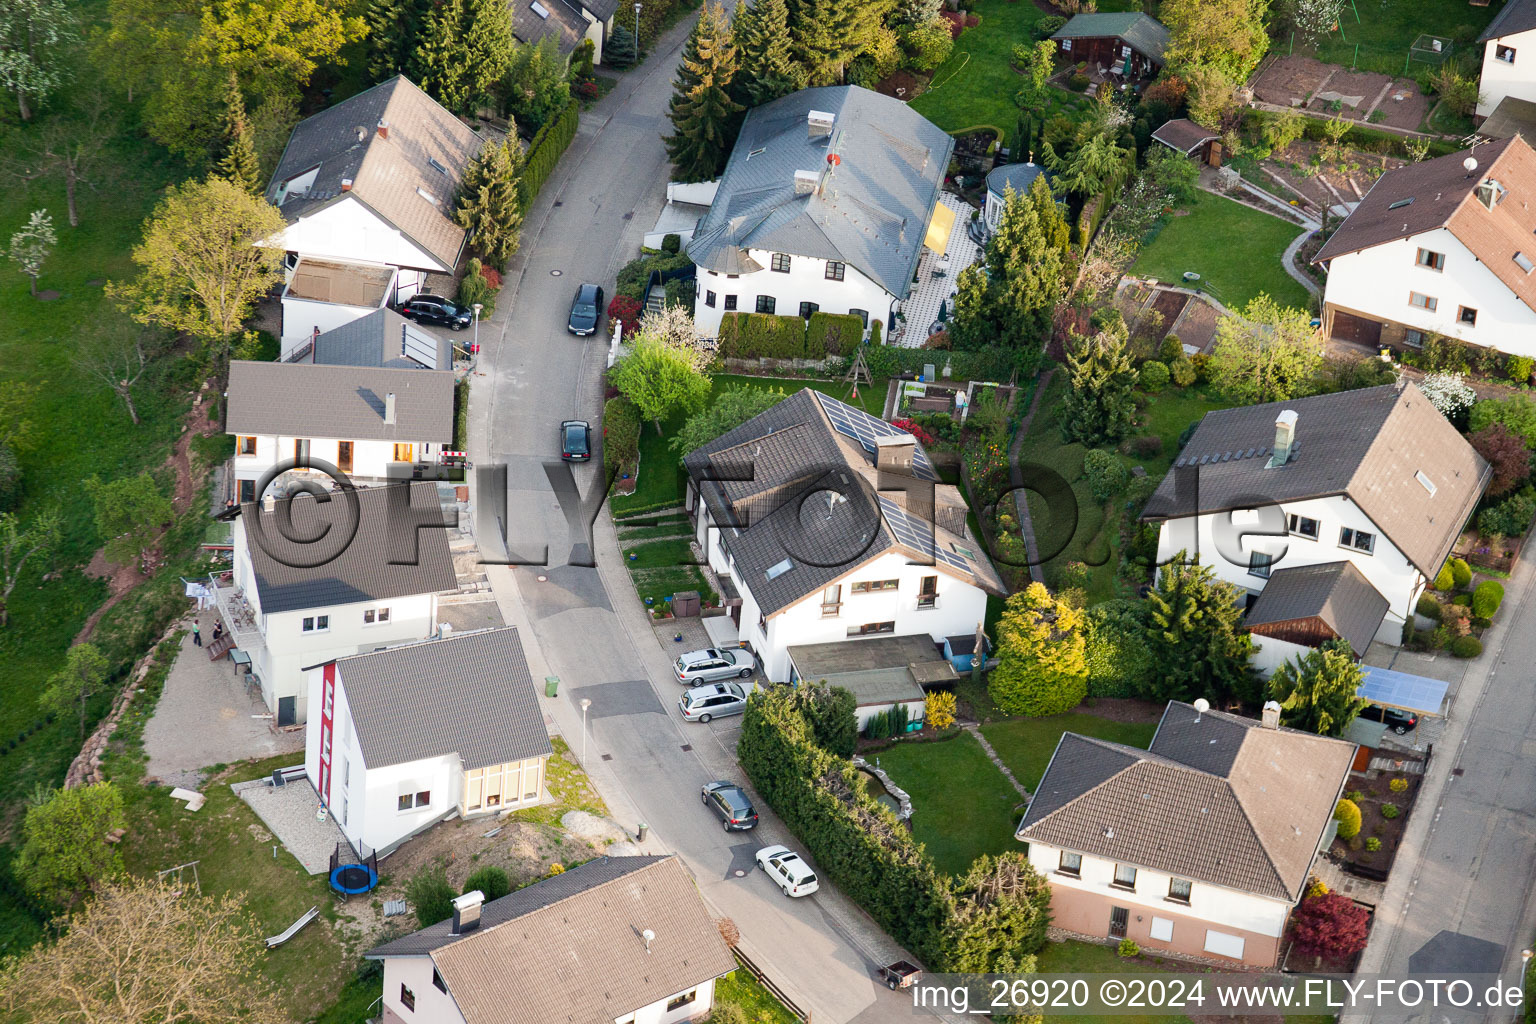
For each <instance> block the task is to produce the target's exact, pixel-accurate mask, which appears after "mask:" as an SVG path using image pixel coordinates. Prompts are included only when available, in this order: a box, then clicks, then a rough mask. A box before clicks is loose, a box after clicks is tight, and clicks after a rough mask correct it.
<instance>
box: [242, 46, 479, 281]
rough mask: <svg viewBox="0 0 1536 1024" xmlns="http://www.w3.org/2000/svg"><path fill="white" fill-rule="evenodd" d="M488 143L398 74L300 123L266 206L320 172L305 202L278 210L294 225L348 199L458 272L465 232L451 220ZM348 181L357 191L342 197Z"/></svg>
mask: <svg viewBox="0 0 1536 1024" xmlns="http://www.w3.org/2000/svg"><path fill="white" fill-rule="evenodd" d="M380 121H385V122H387V123H388V125H389V137H388V138H387V139H381V138H379V134H378V130H377V129H378V124H379V122H380ZM359 134H361V135H362V136H363V138H362V139H361V140H359V139H358V135H359ZM482 141H483V140H482V139H481V137H480V136H479V135H477V134H476V133H475V132H474V131H473V130H472V129H471V128H470V127H469V126H468V125H466V124H465V123H464V122H463V121H460V120H459V119H458V118H457V117H454V116H453V114H451V113H449V112H448V110H447V109H446V108H444V107H443V106H442V105H441V104H440V103H438V102H437V101H436V100H434V99H433V98H432V97H430V96H428V95H427V94H426V93H424V92H422V91H421V89H419V88H417V86H416V85H415V84H414V83H413V82H411V81H410V79H408V78H405V77H404V76H400V75H397V76H395V77H394V78H391V79H389V80H388V81H385V82H380V83H379V84H378V85H375V86H374V87H373V88H371V89H365V90H363V91H362V92H360V93H358V94H357V95H356V96H351V97H349V98H347V99H345V100H342V101H341V102H340V103H337V104H336V105H335V106H332V107H330V108H328V109H326V110H322V111H321V112H320V113H318V114H315V115H313V116H311V117H307V118H305V119H304V120H302V121H300V122H299V123H298V125H297V126H295V127H294V129H293V134H292V135H291V136H289V138H288V146H287V148H286V149H284V150H283V156H282V159H280V160H279V161H278V164H277V169H276V170H275V171H273V173H272V181H271V183H270V184H269V185H268V186H267V201H268V202H276V201H277V198H278V189H279V187H280V186H281V185H282V184H283V182H285V181H288V180H290V179H292V178H294V177H296V176H297V175H300V174H303V173H304V172H305V171H307V170H309V169H310V168H311V167H318V168H319V171H318V173H317V175H316V177H315V182H314V184H313V185H311V186H310V188H309V192H308V194H307V196H305V195H300V196H298V197H292V196H290V197H288V198H287V201H286V202H284V203H283V204H282V206H281V207H279V209H281V211H282V213H283V216H284V217H285V218H286V219H287V220H288V221H289V223H292V222H293V221H295V220H296V219H298V218H299V217H301V216H305V215H308V214H310V213H313V212H315V211H316V210H318V209H320V208H321V207H323V206H325V205H328V204H330V203H334V202H340V201H342V200H344V199H346V198H347V197H350V198H353V199H356V200H358V201H360V202H362V203H363V204H365V205H366V206H367V207H368V208H369V209H371V210H372V211H373V212H374V213H376V214H378V215H379V216H380V217H382V218H383V219H384V220H386V221H388V222H389V223H390V224H392V225H394V226H395V227H397V228H399V229H400V231H401V232H402V233H404V234H405V235H406V236H407V237H409V238H410V239H411V240H412V241H414V242H415V243H416V244H417V245H419V246H421V248H423V249H425V250H426V251H427V252H428V253H430V254H431V255H432V256H433V257H434V258H436V259H437V260H439V261H441V263H442V264H443V266H445V267H447V268H448V269H449V270H452V269H453V267H454V264H455V263H456V262H457V260H458V255H459V250H460V249H461V248H462V247H463V244H464V229H463V228H461V227H459V226H458V224H456V223H454V220H453V199H454V193H455V191H456V190H457V189H458V186H459V178H460V177H461V176H462V175H463V173H464V168H465V167H466V166H468V164H469V161H470V159H471V158H472V157H474V155H475V154H476V153H478V152H479V151H480V146H481V144H482ZM433 161H436V163H437V164H438V166H440V167H442V168H443V170H442V171H439V170H437V168H436V167H434V166H433V165H432V162H433ZM347 179H350V180H351V182H352V185H351V189H350V190H349V191H347V192H343V191H342V183H343V181H345V180H347ZM418 189H419V190H421V191H425V192H426V193H427V194H428V195H430V196H432V199H435V200H436V202H433V201H432V200H429V199H426V198H424V197H423V196H422V195H421V194H420V192H419V191H418ZM423 269H428V270H430V269H434V268H431V267H427V268H423Z"/></svg>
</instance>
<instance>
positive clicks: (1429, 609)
mask: <svg viewBox="0 0 1536 1024" xmlns="http://www.w3.org/2000/svg"><path fill="white" fill-rule="evenodd" d="M1414 610H1415V611H1417V612H1418V613H1419V614H1420V615H1422V616H1424V617H1425V618H1426V619H1434V620H1435V621H1436V622H1439V621H1440V620H1441V619H1442V618H1444V616H1445V612H1444V610H1443V609H1441V607H1440V602H1439V601H1436V600H1435V599H1434V598H1432V597H1430V596H1429V595H1428V594H1420V595H1419V604H1418V607H1417V608H1416V609H1414Z"/></svg>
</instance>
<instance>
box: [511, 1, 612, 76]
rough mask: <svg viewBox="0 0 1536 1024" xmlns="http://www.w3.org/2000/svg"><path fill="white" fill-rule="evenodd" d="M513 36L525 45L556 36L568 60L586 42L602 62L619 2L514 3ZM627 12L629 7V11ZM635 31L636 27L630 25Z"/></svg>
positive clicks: (562, 53) (561, 50)
mask: <svg viewBox="0 0 1536 1024" xmlns="http://www.w3.org/2000/svg"><path fill="white" fill-rule="evenodd" d="M510 7H511V10H512V34H513V35H515V36H516V37H517V38H518V39H519V40H520V41H522V42H524V43H537V42H540V41H542V40H543V39H544V38H545V37H546V36H554V37H555V43H556V45H557V46H558V47H559V49H560V55H561V56H563V57H569V56H570V55H571V52H572V51H573V50H575V49H576V47H578V46H580V45H581V44H582V42H583V41H585V40H591V42H592V60H593V62H594V63H600V62H601V61H602V59H603V44H604V43H606V42H607V41H608V36H609V35H610V34H611V33H612V32H613V18H614V14H615V13H616V12H617V11H618V9H619V3H618V0H511V2H510ZM626 10H628V8H626ZM628 27H629V28H630V29H631V30H633V28H634V25H633V23H631V24H630V25H629V26H628Z"/></svg>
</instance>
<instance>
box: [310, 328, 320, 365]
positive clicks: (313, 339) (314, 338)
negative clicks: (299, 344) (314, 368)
mask: <svg viewBox="0 0 1536 1024" xmlns="http://www.w3.org/2000/svg"><path fill="white" fill-rule="evenodd" d="M319 347H320V325H319V324H315V333H313V334H311V335H310V336H309V361H310V362H311V363H313V362H316V361H317V357H318V356H319V352H317V351H316V349H318V348H319Z"/></svg>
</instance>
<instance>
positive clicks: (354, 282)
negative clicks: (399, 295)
mask: <svg viewBox="0 0 1536 1024" xmlns="http://www.w3.org/2000/svg"><path fill="white" fill-rule="evenodd" d="M395 273H396V271H395V268H394V267H378V266H372V265H364V264H360V263H339V262H337V261H335V260H320V259H300V260H298V262H297V263H295V264H294V267H293V269H292V270H291V271H289V273H288V283H287V284H286V285H284V286H283V297H282V303H283V334H282V339H281V347H280V352H279V358H281V359H293V358H295V357H296V353H298V352H299V351H300V349H301V348H302V347H303V346H304V343H305V342H308V341H312V340H313V339H314V337H315V335H318V334H323V333H325V332H326V331H329V330H332V329H334V328H337V327H340V326H342V325H343V324H349V323H351V322H352V321H354V320H357V319H360V318H362V317H366V316H368V315H369V314H371V313H375V312H378V311H379V310H381V309H385V308H387V304H388V303H389V302H391V301H393V299H394V291H395Z"/></svg>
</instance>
